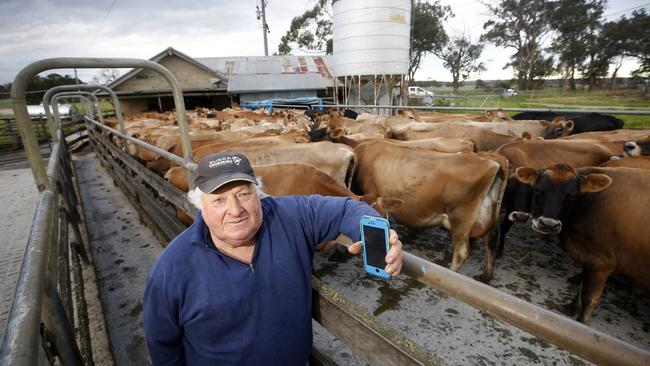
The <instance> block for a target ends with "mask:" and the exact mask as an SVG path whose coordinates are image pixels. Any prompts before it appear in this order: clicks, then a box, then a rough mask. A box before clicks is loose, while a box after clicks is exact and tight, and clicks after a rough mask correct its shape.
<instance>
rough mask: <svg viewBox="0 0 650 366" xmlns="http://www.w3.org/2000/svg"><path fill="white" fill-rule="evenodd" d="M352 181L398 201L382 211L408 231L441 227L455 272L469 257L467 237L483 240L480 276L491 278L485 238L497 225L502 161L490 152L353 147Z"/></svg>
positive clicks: (391, 145)
mask: <svg viewBox="0 0 650 366" xmlns="http://www.w3.org/2000/svg"><path fill="white" fill-rule="evenodd" d="M355 153H356V154H357V158H358V163H357V169H356V172H355V182H356V183H357V185H358V187H359V188H360V189H361V190H362V192H364V193H373V192H376V193H377V195H378V196H380V197H393V198H397V199H400V200H401V201H403V205H402V206H401V207H400V208H397V209H388V210H387V211H389V212H390V213H391V215H393V217H395V219H396V220H397V221H399V222H401V223H403V224H405V225H407V226H408V227H412V228H424V227H431V226H438V225H442V226H443V227H444V228H445V229H447V230H449V231H451V237H452V241H453V248H454V250H453V252H454V254H453V261H452V263H451V266H450V268H451V270H453V271H456V270H458V268H460V266H461V265H462V264H463V262H464V261H465V260H466V259H467V257H468V255H469V249H470V247H469V239H470V238H478V237H483V238H484V239H485V244H486V252H487V258H488V259H487V265H486V267H485V270H484V272H483V275H482V276H481V277H480V279H481V280H483V281H486V282H487V281H489V280H490V279H491V278H492V273H493V269H494V250H493V249H494V248H492V247H490V245H491V243H492V241H491V240H490V238H489V237H490V235H492V234H493V233H492V231H493V229H494V228H495V227H498V226H495V224H496V223H497V222H498V215H499V209H500V205H501V199H502V197H503V191H504V189H505V179H506V178H507V174H508V163H507V161H506V160H505V159H504V158H503V157H502V156H500V155H498V154H494V153H480V154H474V153H459V154H446V153H438V152H431V151H426V150H422V149H417V148H412V147H407V146H399V145H397V144H394V143H390V142H387V141H376V142H373V143H365V144H361V145H359V146H357V147H356V149H355Z"/></svg>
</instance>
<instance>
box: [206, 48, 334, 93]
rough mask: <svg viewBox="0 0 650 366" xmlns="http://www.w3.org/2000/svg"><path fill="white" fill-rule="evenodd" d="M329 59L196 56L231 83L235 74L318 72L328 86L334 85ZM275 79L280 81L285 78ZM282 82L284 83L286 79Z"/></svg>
mask: <svg viewBox="0 0 650 366" xmlns="http://www.w3.org/2000/svg"><path fill="white" fill-rule="evenodd" d="M327 59H328V57H327V56H241V57H201V58H195V60H196V61H198V62H200V63H202V64H203V65H205V66H207V67H208V68H210V69H212V70H215V71H218V72H221V73H224V74H226V75H228V76H229V83H231V82H232V80H233V78H232V77H233V76H234V75H294V74H303V75H309V74H317V75H320V77H321V78H322V79H323V80H324V81H325V83H326V86H333V85H334V79H333V78H332V74H331V73H330V71H329V68H328V66H327ZM271 79H273V78H271ZM271 79H268V80H271ZM273 80H274V81H279V80H284V79H273ZM286 80H292V81H294V80H308V79H307V78H300V77H298V78H293V79H286ZM311 80H316V78H312V79H311ZM280 82H282V83H284V81H280ZM286 89H289V88H286ZM268 90H271V89H268Z"/></svg>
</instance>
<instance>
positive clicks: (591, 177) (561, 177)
mask: <svg viewBox="0 0 650 366" xmlns="http://www.w3.org/2000/svg"><path fill="white" fill-rule="evenodd" d="M515 176H516V177H517V179H518V180H519V181H520V182H522V183H525V184H528V185H530V186H532V190H533V194H532V199H531V204H530V214H531V216H532V217H533V225H532V228H533V230H535V231H537V232H539V233H542V234H553V235H556V234H559V233H560V231H562V218H563V217H565V215H566V214H567V213H568V212H569V210H570V209H571V206H572V204H573V202H574V201H575V200H576V199H577V198H578V197H579V196H580V195H581V194H585V193H595V192H600V191H602V190H604V189H606V188H607V187H609V185H610V184H611V183H612V179H611V178H610V177H609V176H607V175H605V174H600V173H591V174H582V173H578V172H576V170H575V169H573V168H572V167H571V166H569V165H567V164H555V165H552V166H550V167H548V168H547V169H542V170H535V169H533V168H531V167H525V166H524V167H519V168H517V170H516V171H515Z"/></svg>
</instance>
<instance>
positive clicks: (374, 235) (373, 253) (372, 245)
mask: <svg viewBox="0 0 650 366" xmlns="http://www.w3.org/2000/svg"><path fill="white" fill-rule="evenodd" d="M362 227H363V236H364V239H365V241H366V248H365V250H366V260H367V261H368V265H371V266H373V267H375V268H380V269H384V267H386V254H388V253H386V237H385V234H384V229H380V228H377V227H372V226H367V225H363V226H362Z"/></svg>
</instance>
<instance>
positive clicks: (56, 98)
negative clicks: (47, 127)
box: [51, 92, 95, 140]
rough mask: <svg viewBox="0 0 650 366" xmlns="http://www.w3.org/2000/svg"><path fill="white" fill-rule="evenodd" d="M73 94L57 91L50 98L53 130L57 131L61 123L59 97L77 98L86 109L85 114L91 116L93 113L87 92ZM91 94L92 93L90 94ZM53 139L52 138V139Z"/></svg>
mask: <svg viewBox="0 0 650 366" xmlns="http://www.w3.org/2000/svg"><path fill="white" fill-rule="evenodd" d="M81 93H84V92H81ZM81 93H79V94H75V93H74V92H64V93H58V94H56V95H54V98H52V106H51V107H52V114H53V120H54V123H53V124H52V125H53V126H54V130H55V131H57V130H59V129H60V128H61V126H62V123H61V115H60V113H59V100H61V99H79V100H80V101H81V102H83V104H84V106H85V109H86V116H92V115H94V114H95V113H94V112H93V108H92V103H91V102H90V99H88V98H87V97H86V95H87V94H90V93H88V92H85V93H86V94H81ZM90 95H92V94H90ZM53 140H54V139H53Z"/></svg>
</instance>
